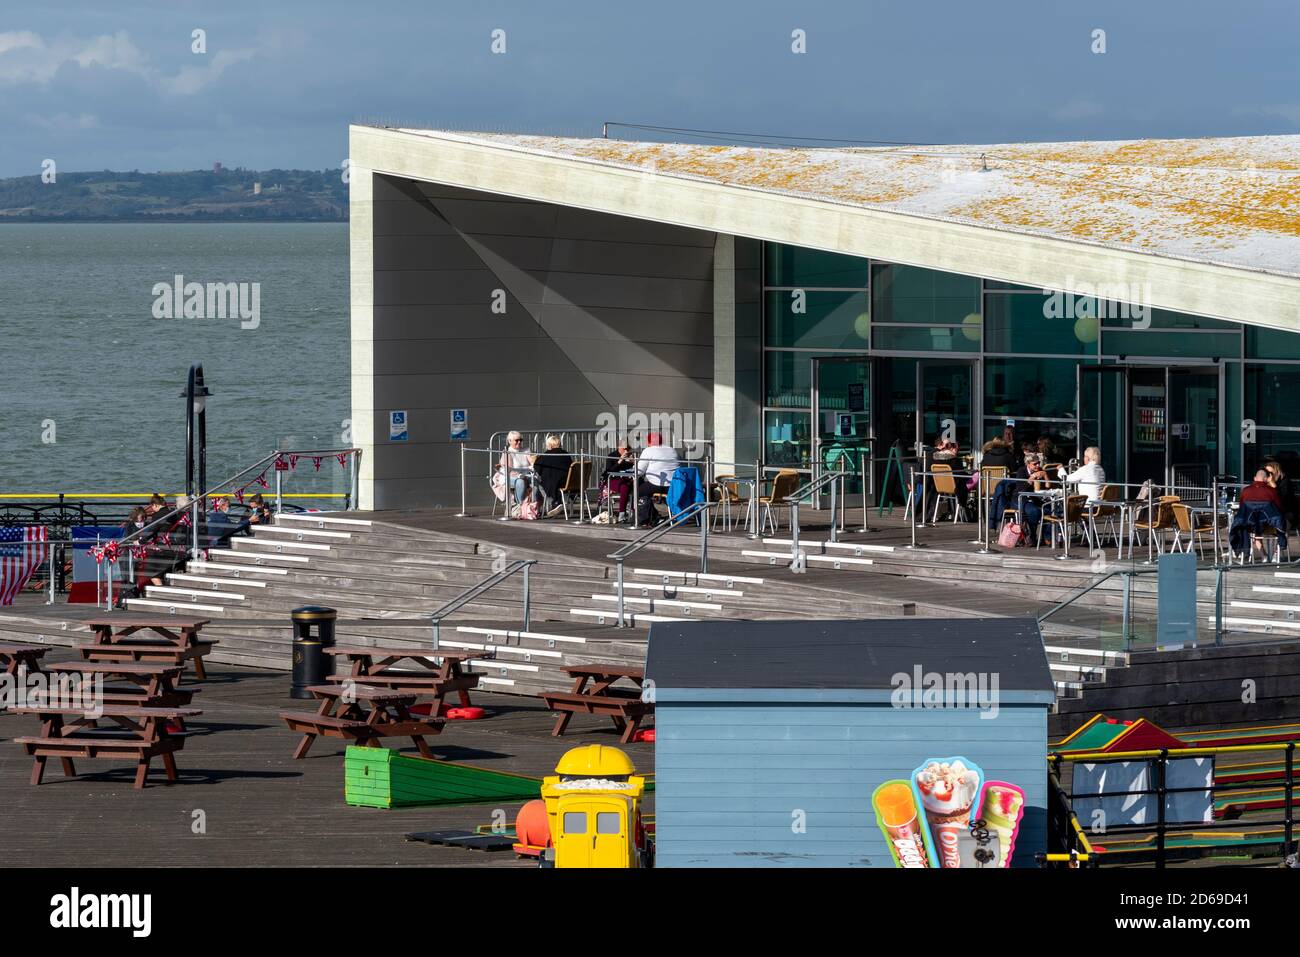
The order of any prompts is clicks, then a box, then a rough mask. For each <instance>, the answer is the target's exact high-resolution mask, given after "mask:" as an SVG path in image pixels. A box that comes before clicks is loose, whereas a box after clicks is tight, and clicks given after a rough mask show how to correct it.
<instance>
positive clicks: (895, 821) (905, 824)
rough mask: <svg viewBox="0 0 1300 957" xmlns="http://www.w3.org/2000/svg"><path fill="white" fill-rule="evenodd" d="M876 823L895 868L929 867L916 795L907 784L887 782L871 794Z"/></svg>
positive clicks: (904, 782) (903, 782)
mask: <svg viewBox="0 0 1300 957" xmlns="http://www.w3.org/2000/svg"><path fill="white" fill-rule="evenodd" d="M871 806H872V807H874V808H875V810H876V823H877V824H879V825H880V830H881V831H882V832H883V833H884V835H885V840H886V841H887V842H888V844H889V853H890V855H891V856H892V857H893V858H894V865H895V866H896V867H929V866H930V862H929V858H928V857H927V856H926V853H925V838H924V837H923V836H922V834H921V826H922V825H921V822H920V820H919V817H920V815H919V812H918V810H917V807H916V796H915V795H914V794H913V793H912V786H911V785H910V784H908V783H907V782H906V781H886V782H885V783H884V784H882V785H880V787H878V788H876V790H875V791H874V792H873V793H872V795H871Z"/></svg>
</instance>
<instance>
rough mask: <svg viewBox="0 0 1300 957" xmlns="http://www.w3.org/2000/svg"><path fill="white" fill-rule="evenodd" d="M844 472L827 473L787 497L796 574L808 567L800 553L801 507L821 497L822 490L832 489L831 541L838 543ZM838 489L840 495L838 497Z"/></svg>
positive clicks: (793, 562)
mask: <svg viewBox="0 0 1300 957" xmlns="http://www.w3.org/2000/svg"><path fill="white" fill-rule="evenodd" d="M846 474H847V473H845V472H844V471H842V470H841V471H839V472H827V473H826V474H825V475H823V476H822V477H821V478H819V479H814V480H813V481H811V482H808V483H807V484H805V485H802V486H800V487H799V488H797V489H795V490H794V491H793V492H791V493H790V494H789V495H787V496H786V497H785V500H786V503H787V504H788V505H789V506H790V570H791V571H793V572H796V573H799V572H802V571H803V570H804V569H805V567H806V565H805V563H804V559H803V555H802V553H801V552H800V551H799V506H800V504H801V503H802V501H803V500H804V499H807V498H811V497H813V496H815V495H819V494H820V493H821V490H822V489H824V488H826V487H827V486H829V487H830V494H831V530H830V540H831V541H832V542H838V541H839V540H840V539H839V528H840V525H841V524H842V523H843V520H844V513H843V506H844V494H843V489H844V478H845V475H846ZM837 489H838V491H839V495H838V497H837V494H836V492H837Z"/></svg>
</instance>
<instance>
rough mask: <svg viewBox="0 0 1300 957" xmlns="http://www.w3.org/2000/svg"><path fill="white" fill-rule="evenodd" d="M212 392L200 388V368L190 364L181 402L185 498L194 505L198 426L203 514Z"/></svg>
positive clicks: (200, 366) (201, 379) (200, 489)
mask: <svg viewBox="0 0 1300 957" xmlns="http://www.w3.org/2000/svg"><path fill="white" fill-rule="evenodd" d="M210 395H212V392H211V391H210V390H209V389H208V387H207V386H206V385H204V384H203V366H202V365H200V364H199V363H197V362H196V363H194V365H192V366H190V377H189V381H188V382H187V383H186V385H185V391H184V392H182V393H181V398H183V399H184V400H185V497H186V498H187V499H189V500H190V501H191V502H192V501H194V458H195V449H194V431H195V430H194V426H195V424H196V421H197V425H198V460H199V462H198V465H199V475H198V479H199V488H198V494H199V500H200V502H201V505H200V507H201V508H202V509H203V511H204V513H205V514H206V512H207V507H208V503H207V499H206V495H207V491H208V413H207V408H206V407H207V400H208V396H210Z"/></svg>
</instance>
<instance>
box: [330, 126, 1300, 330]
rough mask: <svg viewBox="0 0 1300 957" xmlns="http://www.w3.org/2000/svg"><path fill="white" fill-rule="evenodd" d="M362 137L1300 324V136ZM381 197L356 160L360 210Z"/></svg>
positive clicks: (411, 172) (560, 184)
mask: <svg viewBox="0 0 1300 957" xmlns="http://www.w3.org/2000/svg"><path fill="white" fill-rule="evenodd" d="M349 155H350V158H351V161H352V168H353V170H354V171H355V170H361V171H367V170H369V171H373V172H375V173H379V174H383V175H392V176H399V177H405V178H409V179H413V180H419V181H425V182H435V183H440V184H444V185H449V186H454V187H459V188H463V189H467V190H472V191H476V192H480V193H483V194H484V195H485V196H502V197H511V198H518V199H526V200H533V201H539V202H545V203H553V204H559V205H564V206H571V207H575V208H580V209H586V210H591V211H595V212H601V213H608V214H612V215H617V216H629V217H635V218H639V219H646V220H652V221H656V222H664V223H672V224H675V225H679V226H686V227H689V228H693V229H699V230H705V231H709V232H713V233H715V234H718V235H722V236H726V235H731V236H742V237H748V238H752V239H758V240H764V241H767V242H779V243H788V244H791V245H796V246H805V247H809V248H813V249H824V250H828V251H831V252H839V253H846V254H849V255H854V256H862V257H869V258H873V259H879V260H882V261H886V262H894V263H903V264H907V265H913V266H921V267H925V268H929V269H938V270H943V271H947V272H954V273H961V274H964V275H969V276H981V277H984V278H986V279H992V280H1000V281H1004V282H1011V283H1017V284H1021V285H1026V286H1037V287H1040V288H1043V289H1053V290H1061V291H1063V292H1067V293H1076V294H1079V295H1085V296H1090V295H1099V294H1100V295H1102V296H1103V297H1104V298H1112V299H1117V300H1122V301H1133V302H1138V301H1140V302H1142V303H1143V304H1145V305H1148V306H1152V307H1155V308H1159V309H1169V310H1173V311H1176V312H1185V313H1191V314H1194V315H1202V316H1210V317H1214V318H1217V319H1225V320H1229V321H1234V322H1241V323H1245V324H1250V325H1259V326H1268V327H1272V328H1278V329H1286V330H1289V331H1293V332H1300V136H1258V137H1236V138H1231V139H1195V140H1141V141H1131V142H1101V143H1053V144H1023V143H1022V144H1008V145H993V146H943V147H938V146H924V147H921V146H917V147H889V148H871V149H778V148H758V147H745V146H701V145H695V144H682V143H638V142H629V141H623V140H607V139H573V138H565V137H553V136H528V135H521V134H505V133H466V132H457V131H448V130H425V129H408V128H389V127H376V126H353V127H352V128H351V130H350V146H349ZM368 196H369V187H368V183H367V180H366V178H365V176H364V175H363V176H360V177H358V176H355V175H354V176H353V178H352V203H353V206H354V207H355V208H354V214H360V215H362V216H364V212H363V211H362V209H361V206H360V205H358V204H364V203H365V202H366V201H367V198H368ZM362 221H363V222H364V219H363V220H362ZM1104 287H1109V291H1107V292H1103V291H1102V290H1103V288H1104ZM1116 287H1118V290H1119V291H1118V292H1117V291H1115V290H1116ZM1121 292H1122V293H1124V294H1120V293H1121ZM1129 293H1132V295H1130V294H1129Z"/></svg>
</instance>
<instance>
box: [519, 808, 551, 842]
mask: <svg viewBox="0 0 1300 957" xmlns="http://www.w3.org/2000/svg"><path fill="white" fill-rule="evenodd" d="M515 839H516V841H518V844H516V845H515V849H516V850H518V849H519V847H521V846H523V847H550V846H551V828H550V825H549V824H547V821H546V802H545V801H542V800H540V799H539V800H533V801H529V802H528V803H527V804H525V805H524V806H523V807H521V808H520V809H519V814H518V815H516V817H515Z"/></svg>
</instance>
